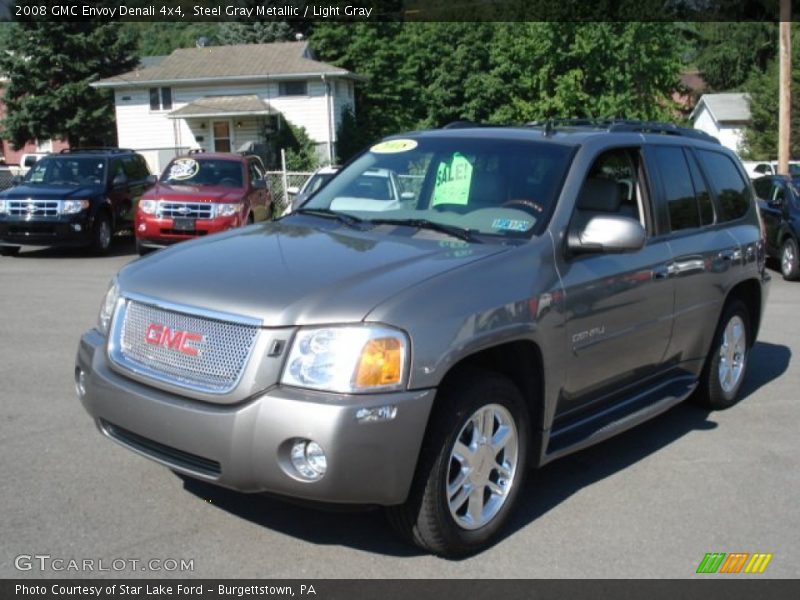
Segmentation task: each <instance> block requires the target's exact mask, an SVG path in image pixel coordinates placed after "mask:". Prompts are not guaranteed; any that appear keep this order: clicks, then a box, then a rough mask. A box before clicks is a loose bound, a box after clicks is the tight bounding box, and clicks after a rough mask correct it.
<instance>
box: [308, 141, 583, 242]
mask: <svg viewBox="0 0 800 600" xmlns="http://www.w3.org/2000/svg"><path fill="white" fill-rule="evenodd" d="M571 150H572V149H571V147H570V146H566V145H560V144H553V143H541V142H536V141H529V140H519V139H496V138H495V139H488V138H474V137H464V136H452V137H446V136H441V137H440V136H430V137H426V136H420V137H415V138H402V139H390V140H386V141H384V142H381V143H379V144H376V145H374V146H372V147H371V148H370V149H369V151H367V152H365V153H364V154H362V155H361V156H360V157H359V158H357V159H356V160H355V161H353V162H352V163H351V164H350V165H349V166H348V167H346V168H345V169H344V170H343V171H342V172H341V173H339V174H338V175H337V176H336V177H335V178H334V179H333V180H332V181H331V182H330V183H329V184H328V185H327V186H325V187H324V188H323V189H321V190H320V191H319V192H318V193H317V194H316V195H315V196H314V197H313V198H311V200H309V201H308V202H307V203H306V204H305V205H303V207H302V208H301V209H300V210H299V212H301V213H303V212H306V213H314V212H316V213H318V214H322V213H327V214H332V215H334V216H344V217H348V218H352V219H351V220H353V219H355V220H357V221H359V222H361V221H366V222H374V223H381V224H392V223H397V224H398V225H410V226H412V227H426V228H429V229H439V230H441V231H445V230H447V231H450V232H455V231H460V232H461V233H463V234H467V233H469V234H470V235H473V236H494V237H497V238H510V237H516V238H520V237H522V238H527V237H530V236H531V235H532V234H533V232H534V229H535V227H536V225H537V223H543V222H544V221H545V220H546V219H547V218H548V216H549V214H550V208H551V207H552V206H553V203H554V202H555V199H556V197H557V194H558V192H559V189H560V187H561V183H562V181H563V178H564V174H565V172H566V169H567V168H568V166H569V161H570V157H571ZM431 225H433V226H431ZM465 239H468V238H467V237H465ZM476 241H477V240H476Z"/></svg>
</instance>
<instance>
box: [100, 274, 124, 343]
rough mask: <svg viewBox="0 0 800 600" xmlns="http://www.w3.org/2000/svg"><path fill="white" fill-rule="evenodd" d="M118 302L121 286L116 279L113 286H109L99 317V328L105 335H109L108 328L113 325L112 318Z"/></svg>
mask: <svg viewBox="0 0 800 600" xmlns="http://www.w3.org/2000/svg"><path fill="white" fill-rule="evenodd" d="M117 300H119V286H118V285H117V280H116V278H114V279H113V280H112V281H111V285H109V286H108V291H107V292H106V296H105V298H103V303H102V304H101V305H100V314H99V315H98V316H97V328H98V329H99V330H100V332H101V333H103V334H104V335H108V327H109V325H111V317H113V316H114V309H115V308H116V307H117Z"/></svg>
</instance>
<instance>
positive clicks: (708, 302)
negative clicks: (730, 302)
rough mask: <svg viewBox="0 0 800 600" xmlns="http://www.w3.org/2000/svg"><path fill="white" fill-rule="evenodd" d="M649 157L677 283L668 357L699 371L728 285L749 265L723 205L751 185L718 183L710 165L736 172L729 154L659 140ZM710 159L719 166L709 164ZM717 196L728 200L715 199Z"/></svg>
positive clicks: (689, 370)
mask: <svg viewBox="0 0 800 600" xmlns="http://www.w3.org/2000/svg"><path fill="white" fill-rule="evenodd" d="M698 154H699V155H700V156H698ZM648 161H651V162H652V165H653V169H652V170H653V171H654V172H657V173H658V178H657V179H658V180H659V184H658V186H657V188H656V189H657V193H656V195H655V198H656V207H657V218H658V220H659V228H660V230H661V231H663V232H664V238H665V239H666V240H667V241H668V243H669V247H670V249H671V252H672V260H671V261H670V264H669V267H668V270H669V275H670V278H671V279H672V280H673V281H674V286H675V318H674V322H673V330H672V336H671V341H670V345H669V348H668V350H667V354H666V357H665V358H666V361H668V362H669V363H671V364H674V365H676V367H678V368H680V369H682V370H685V371H686V372H687V374H688V375H692V376H693V375H696V374H697V372H698V371H699V369H700V368H701V367H702V364H703V361H704V360H705V357H706V353H707V352H708V348H709V347H710V344H711V338H712V337H713V335H714V331H715V329H716V324H717V320H718V319H719V315H720V312H721V310H722V303H723V301H724V299H725V293H726V290H728V289H730V286H731V284H732V282H734V281H735V280H736V278H737V277H738V274H737V272H736V271H737V269H741V268H742V264H743V260H742V250H741V248H740V246H739V244H738V242H737V241H736V240H735V238H734V237H733V236H732V235H730V233H729V232H728V229H727V225H726V221H727V220H728V217H726V215H725V209H724V208H723V207H722V204H724V203H725V202H728V201H730V198H729V196H730V195H731V194H741V193H743V192H744V190H746V189H747V184H746V182H745V181H743V180H742V179H741V178H739V181H738V184H737V185H735V186H733V187H738V189H736V190H734V189H727V188H725V189H722V188H718V189H717V188H713V187H712V185H711V180H712V178H713V177H715V176H714V175H710V168H713V169H714V170H715V171H716V170H718V169H725V168H727V167H726V165H725V164H723V163H721V162H720V161H727V162H728V163H730V165H729V166H730V168H731V169H732V170H733V171H734V172H736V168H735V165H733V163H732V162H731V161H730V159H729V158H728V157H727V156H726V155H725V154H723V153H717V152H709V151H706V150H702V151H700V152H699V153H698V152H696V151H694V150H692V149H690V148H684V147H682V146H678V145H669V146H667V145H658V146H652V147H651V148H650V150H649V152H648ZM708 161H710V164H712V165H713V167H708V166H707V165H705V164H704V163H705V162H708ZM701 166H702V167H704V168H702V169H701ZM712 196H714V197H716V198H717V199H718V200H719V199H720V198H727V200H724V201H718V202H714V198H713V197H712Z"/></svg>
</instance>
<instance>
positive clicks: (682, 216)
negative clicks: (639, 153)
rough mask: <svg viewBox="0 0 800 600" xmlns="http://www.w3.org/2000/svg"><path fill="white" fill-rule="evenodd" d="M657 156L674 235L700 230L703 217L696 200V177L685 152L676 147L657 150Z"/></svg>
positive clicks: (654, 152)
mask: <svg viewBox="0 0 800 600" xmlns="http://www.w3.org/2000/svg"><path fill="white" fill-rule="evenodd" d="M653 155H654V156H655V160H656V163H657V168H658V172H659V173H660V175H661V180H662V182H663V186H664V201H665V202H666V203H667V212H668V214H669V224H670V229H671V230H672V231H680V230H681V229H692V228H694V227H699V226H700V213H699V211H698V206H697V198H695V191H694V187H693V186H692V177H691V175H690V173H689V165H688V164H687V162H686V156H684V154H683V149H682V148H678V147H675V146H656V147H655V148H654V149H653Z"/></svg>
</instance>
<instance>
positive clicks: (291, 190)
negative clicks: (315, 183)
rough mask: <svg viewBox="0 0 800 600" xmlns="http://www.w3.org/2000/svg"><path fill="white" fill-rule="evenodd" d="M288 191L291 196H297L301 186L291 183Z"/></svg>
mask: <svg viewBox="0 0 800 600" xmlns="http://www.w3.org/2000/svg"><path fill="white" fill-rule="evenodd" d="M286 193H287V194H289V195H290V196H297V194H299V193H300V188H299V187H297V186H296V185H291V186H289V187H287V188H286Z"/></svg>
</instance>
